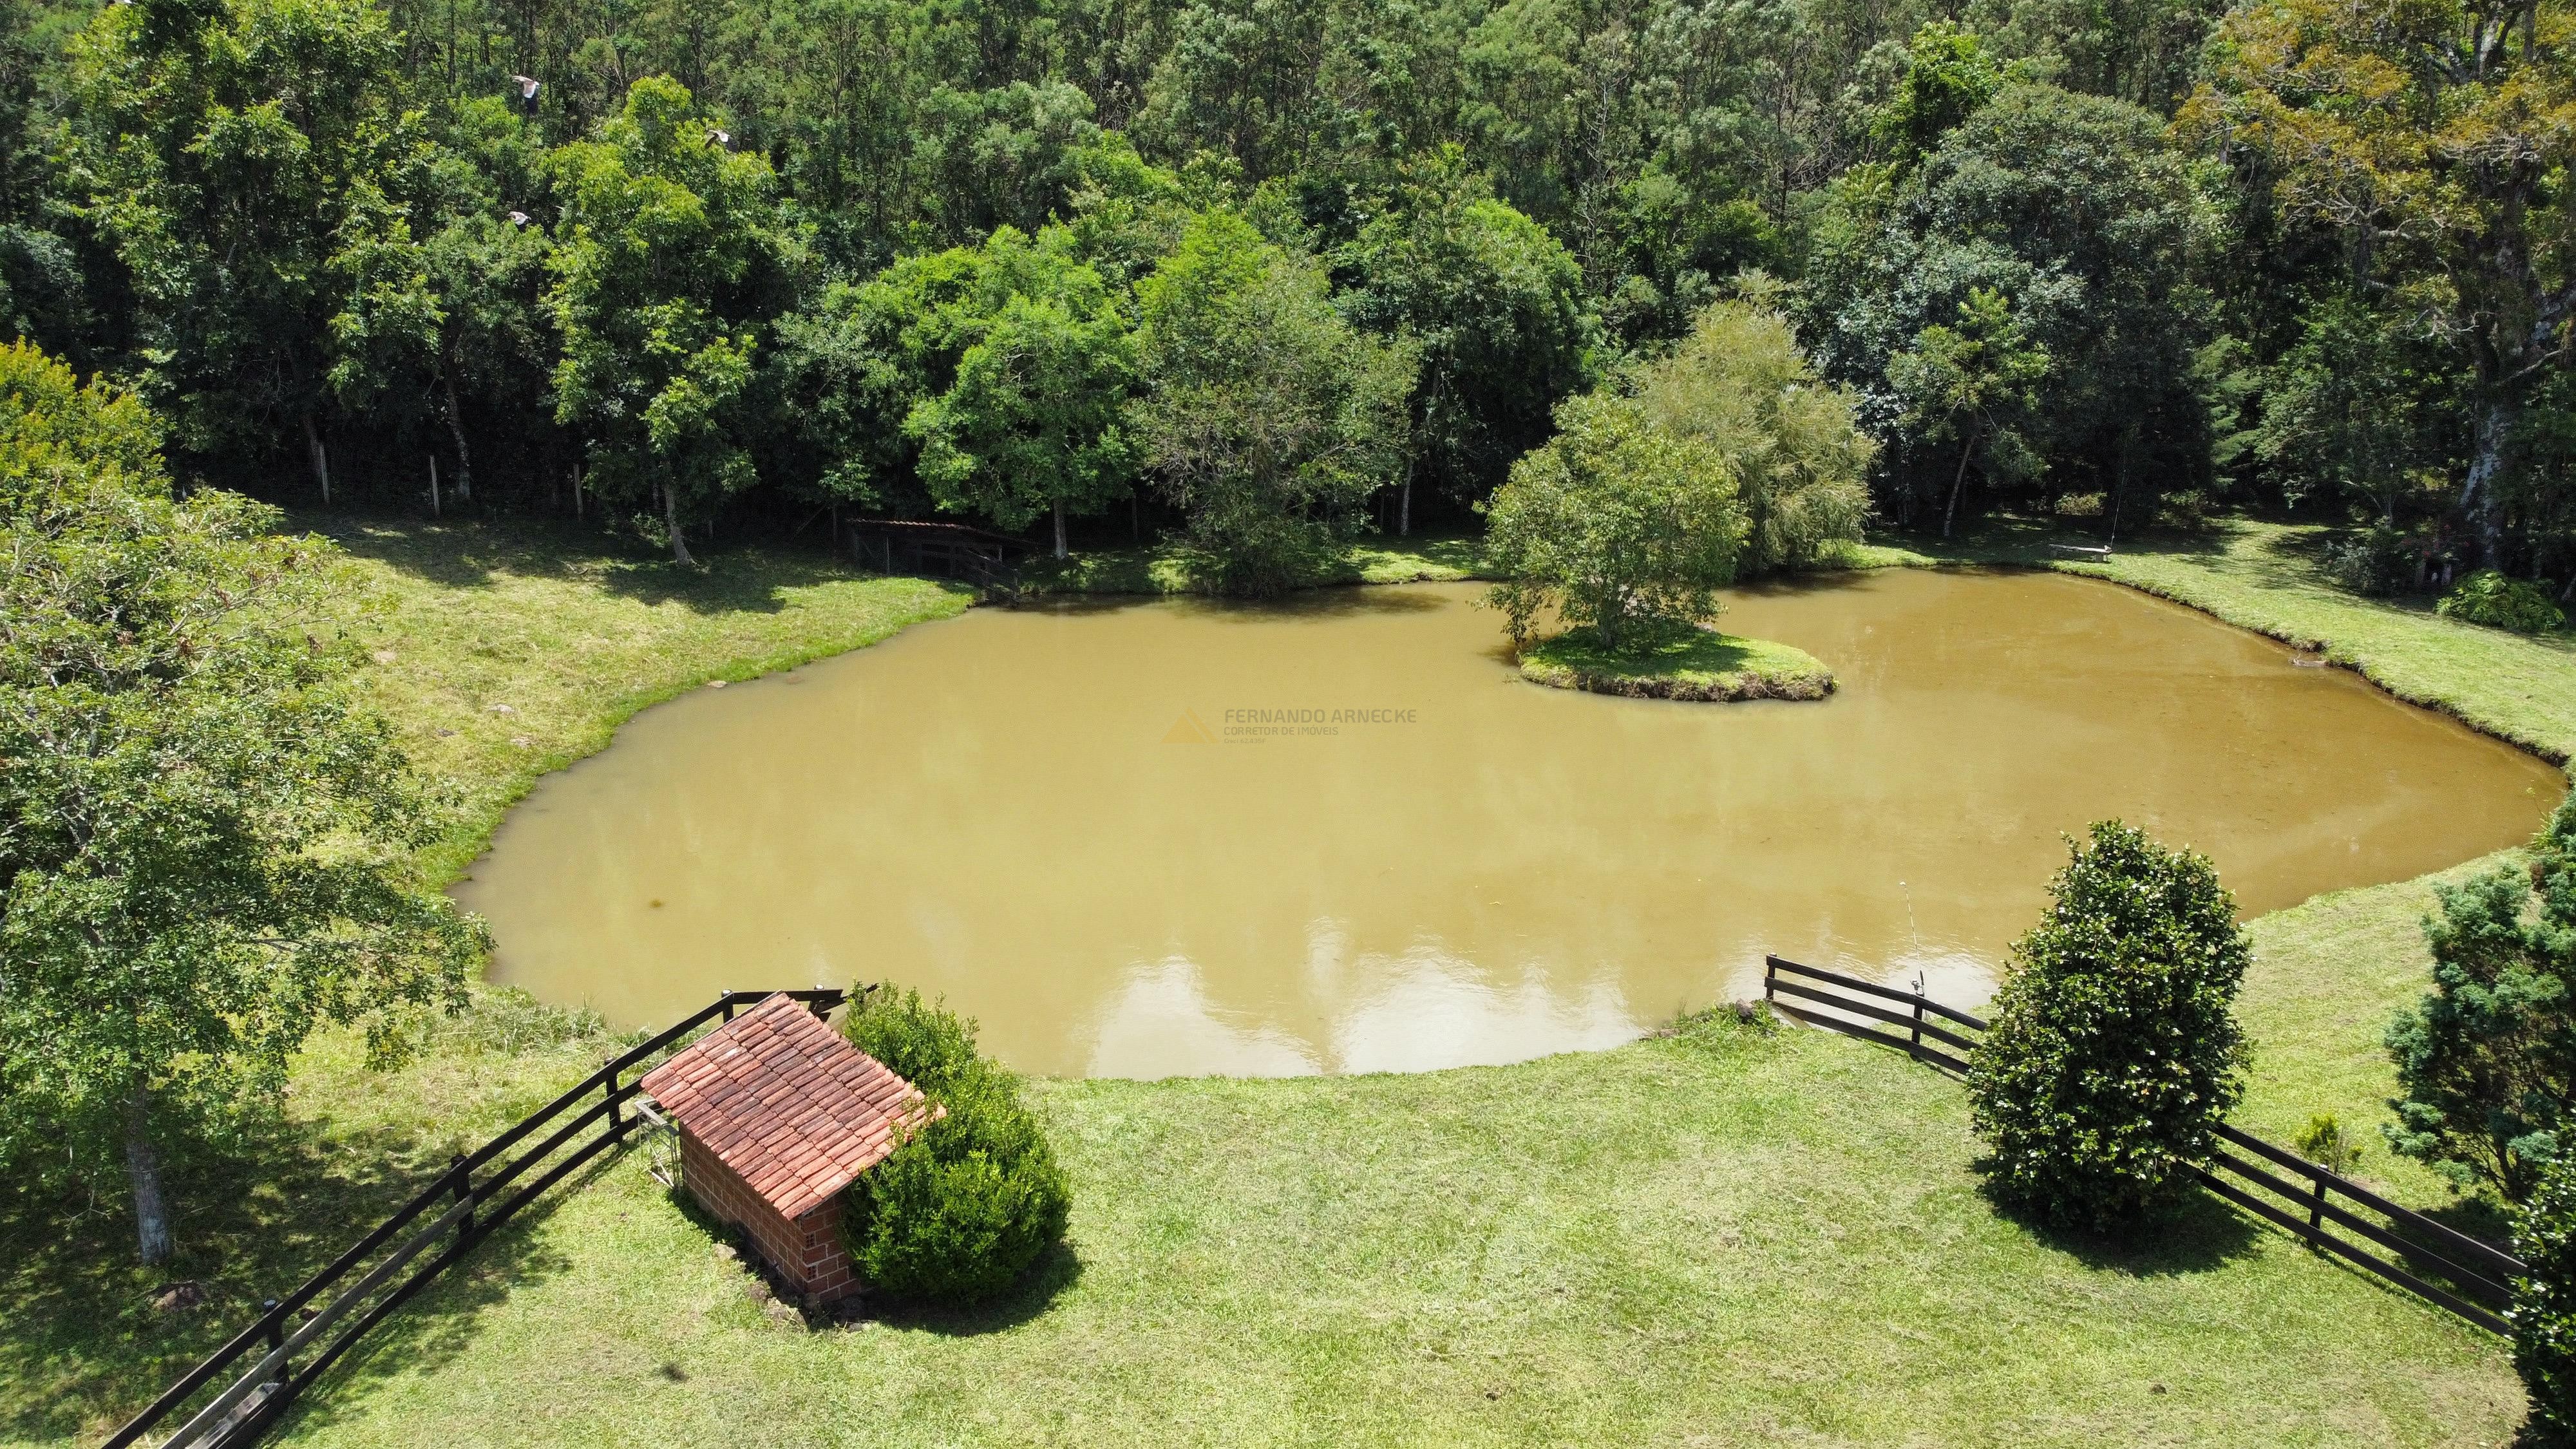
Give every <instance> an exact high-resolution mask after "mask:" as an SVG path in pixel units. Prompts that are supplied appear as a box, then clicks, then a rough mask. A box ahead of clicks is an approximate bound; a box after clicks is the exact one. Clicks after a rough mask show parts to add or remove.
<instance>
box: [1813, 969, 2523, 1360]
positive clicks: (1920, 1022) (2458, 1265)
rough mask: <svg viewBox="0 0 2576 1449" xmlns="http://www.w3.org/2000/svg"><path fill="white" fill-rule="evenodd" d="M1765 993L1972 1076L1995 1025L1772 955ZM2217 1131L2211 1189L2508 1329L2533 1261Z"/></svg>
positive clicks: (2202, 1170) (2232, 1131)
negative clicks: (2516, 1292)
mask: <svg viewBox="0 0 2576 1449" xmlns="http://www.w3.org/2000/svg"><path fill="white" fill-rule="evenodd" d="M1762 995H1763V997H1764V999H1766V1000H1768V1001H1769V1002H1770V1003H1771V1004H1772V1005H1773V1006H1774V1007H1776V1008H1778V1009H1779V1010H1780V1011H1782V1012H1784V1013H1786V1014H1787V1015H1789V1016H1791V1017H1794V1018H1796V1019H1797V1020H1799V1021H1803V1022H1806V1023H1808V1024H1809V1025H1811V1026H1821V1027H1825V1028H1828V1029H1830V1030H1833V1031H1839V1032H1842V1033H1844V1034H1845V1035H1847V1036H1856V1037H1859V1038H1860V1039H1862V1040H1863V1041H1874V1042H1877V1043H1879V1044H1881V1045H1883V1046H1890V1047H1894V1048H1896V1049H1897V1050H1898V1051H1901V1052H1905V1053H1906V1054H1908V1055H1910V1056H1912V1057H1914V1058H1915V1059H1916V1060H1918V1061H1924V1062H1928V1063H1930V1064H1931V1065H1933V1066H1935V1067H1939V1068H1941V1069H1942V1070H1944V1071H1948V1072H1954V1073H1958V1074H1961V1075H1964V1074H1965V1073H1966V1072H1967V1070H1968V1056H1969V1054H1970V1053H1972V1052H1974V1051H1975V1050H1976V1047H1977V1042H1978V1040H1980V1039H1982V1038H1983V1036H1984V1033H1985V1030H1986V1023H1985V1022H1984V1020H1982V1019H1981V1018H1978V1017H1975V1016H1971V1015H1969V1014H1968V1013H1967V1012H1964V1011H1960V1010H1957V1009H1955V1008H1952V1007H1948V1006H1944V1005H1942V1004H1941V1003H1939V1002H1937V1001H1933V1000H1930V999H1928V998H1926V997H1925V996H1924V995H1923V994H1922V993H1921V992H1918V991H1900V990H1898V989H1897V988H1895V987H1892V986H1881V985H1879V984H1878V983H1876V982H1874V981H1864V980H1862V979H1861V978H1859V977H1857V976H1852V975H1848V974H1846V973H1843V972H1840V971H1828V970H1825V969H1823V968H1822V967H1817V966H1802V965H1800V964H1798V963H1797V962H1795V961H1788V960H1783V959H1782V958H1780V957H1778V956H1770V957H1765V958H1764V962H1763V971H1762ZM2217 1135H2218V1138H2219V1142H2220V1144H2221V1145H2220V1146H2218V1147H2217V1148H2215V1149H2213V1150H2212V1151H2211V1153H2210V1155H2209V1160H2208V1161H2207V1162H2206V1163H2203V1164H2200V1165H2197V1166H2195V1167H2193V1168H2192V1171H2193V1172H2194V1173H2195V1174H2196V1175H2197V1176H2198V1177H2199V1179H2200V1183H2201V1185H2202V1186H2203V1187H2206V1188H2208V1189H2209V1190H2210V1191H2211V1192H2214V1193H2216V1194H2218V1195H2219V1196H2220V1197H2222V1198H2225V1199H2226V1200H2227V1201H2229V1202H2231V1203H2234V1204H2235V1205H2237V1206H2238V1207H2241V1208H2243V1209H2245V1210H2246V1211H2247V1212H2250V1213H2253V1214H2254V1215H2255V1216H2257V1217H2260V1218H2262V1219H2263V1220H2265V1221H2266V1222H2270V1223H2274V1224H2276V1225H2278V1226H2280V1227H2283V1228H2287V1229H2288V1230H2290V1231H2291V1232H2293V1233H2296V1234H2298V1235H2299V1236H2300V1237H2302V1238H2304V1239H2306V1240H2307V1241H2308V1242H2310V1243H2312V1244H2314V1245H2315V1246H2316V1247H2318V1248H2320V1249H2322V1250H2324V1251H2326V1252H2329V1253H2332V1254H2334V1255H2335V1256H2337V1257H2339V1258H2342V1259H2344V1260H2345V1261H2347V1262H2350V1263H2352V1264H2354V1265H2355V1266H2357V1267H2359V1268H2362V1269H2364V1270H2366V1271H2368V1272H2371V1273H2375V1274H2377V1275H2379V1276H2380V1277H2382V1278H2385V1279H2387V1280H2388V1281H2389V1282H2391V1283H2394V1284H2396V1285H2397V1286H2398V1287H2400V1288H2403V1289H2405V1290H2406V1291H2408V1292H2409V1293H2413V1294H2415V1295H2416V1296H2418V1297H2420V1298H2423V1299H2425V1300H2426V1301H2428V1302H2431V1303H2437V1304H2439V1305H2441V1306H2442V1307H2444V1308H2447V1309H2449V1310H2451V1311H2452V1312H2453V1313H2456V1314H2458V1315H2460V1316H2461V1317H2462V1318H2465V1319H2467V1320H2468V1321H2470V1322H2471V1323H2474V1324H2477V1325H2478V1326H2479V1327H2481V1328H2488V1329H2492V1330H2494V1331H2495V1332H2497V1333H2504V1332H2507V1331H2508V1328H2507V1325H2506V1323H2505V1321H2504V1319H2503V1317H2502V1314H2503V1312H2504V1310H2505V1309H2506V1308H2507V1307H2508V1306H2509V1305H2510V1304H2511V1303H2512V1302H2513V1280H2514V1279H2515V1278H2518V1277H2520V1276H2522V1274H2523V1273H2524V1271H2525V1269H2524V1266H2523V1262H2522V1260H2521V1259H2519V1258H2517V1257H2515V1256H2514V1255H2513V1254H2511V1253H2509V1252H2506V1251H2505V1250H2504V1249H2503V1248H2501V1247H2498V1246H2497V1245H2495V1244H2493V1243H2490V1242H2487V1241H2485V1240H2483V1239H2480V1238H2474V1237H2471V1236H2470V1235H2468V1234H2466V1233H2463V1232H2461V1231H2459V1230H2458V1229H2456V1228H2453V1227H2451V1226H2449V1225H2448V1224H2446V1223H2440V1222H2436V1221H2434V1220H2433V1219H2431V1218H2428V1217H2426V1216H2424V1215H2423V1214H2422V1213H2419V1212H2416V1211H2414V1210H2413V1209H2411V1208H2404V1207H2400V1206H2398V1205H2397V1204H2396V1203H2393V1202H2390V1201H2389V1200H2388V1199H2387V1198H2384V1197H2382V1196H2380V1195H2379V1194H2378V1193H2375V1192H2373V1191H2371V1190H2370V1189H2369V1188H2366V1187H2364V1186H2362V1185H2361V1184H2359V1183H2357V1182H2354V1181H2353V1180H2352V1179H2350V1178H2348V1177H2345V1176H2344V1175H2343V1174H2341V1173H2339V1172H2336V1171H2334V1170H2333V1169H2332V1168H2329V1167H2325V1166H2323V1165H2321V1164H2318V1163H2314V1162H2310V1161H2308V1160H2307V1159H2306V1158H2304V1157H2301V1156H2299V1155H2298V1154H2297V1153H2294V1152H2290V1151H2288V1150H2286V1149H2284V1148H2280V1147H2275V1146H2273V1145H2272V1144H2271V1143H2269V1142H2266V1141H2264V1140H2263V1139H2261V1138H2259V1137H2256V1136H2254V1135H2253V1134H2252V1133H2249V1132H2243V1131H2240V1130H2238V1129H2236V1128H2234V1127H2230V1126H2227V1125H2225V1124H2223V1123H2222V1124H2221V1125H2220V1126H2219V1128H2218V1133H2217ZM2230 1149H2235V1150H2230ZM2240 1154H2243V1155H2240ZM2249 1156H2250V1158H2251V1159H2252V1160H2248V1157H2249ZM2355 1237H2358V1238H2359V1239H2360V1240H2361V1241H2359V1242H2356V1241H2354V1239H2355ZM2374 1247H2375V1248H2377V1249H2379V1250H2381V1251H2380V1252H2374V1251H2372V1249H2373V1248H2374ZM2383 1252H2384V1253H2385V1254H2386V1255H2387V1256H2382V1253H2383Z"/></svg>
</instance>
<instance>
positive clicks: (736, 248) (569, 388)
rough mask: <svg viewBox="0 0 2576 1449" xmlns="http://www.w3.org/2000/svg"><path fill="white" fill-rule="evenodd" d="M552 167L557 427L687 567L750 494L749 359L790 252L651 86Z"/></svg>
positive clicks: (764, 212)
mask: <svg viewBox="0 0 2576 1449" xmlns="http://www.w3.org/2000/svg"><path fill="white" fill-rule="evenodd" d="M552 169H553V173H554V179H555V187H556V194H557V195H558V197H559V198H560V200H561V204H562V207H563V215H562V220H561V222H560V223H559V226H558V232H557V237H556V247H555V252H554V257H553V266H554V269H555V285H554V289H553V291H552V293H551V294H550V295H549V298H548V301H549V304H550V305H551V307H552V309H553V312H554V318H555V325H556V327H557V329H558V330H559V331H560V333H561V335H562V338H563V356H562V360H561V361H560V362H558V363H557V364H556V366H555V375H554V379H555V396H556V402H555V416H556V418H557V419H558V420H559V421H561V422H562V423H563V424H565V425H566V426H568V427H573V428H578V429H580V430H581V431H582V433H583V434H584V436H585V437H586V439H587V440H588V447H589V457H590V469H589V478H588V480H587V481H588V486H589V487H590V488H591V489H592V490H593V491H595V492H597V493H598V494H600V496H602V497H606V498H614V499H622V500H625V501H628V502H631V503H642V504H645V505H646V506H647V507H648V508H650V509H651V510H652V513H651V514H647V515H644V516H643V517H642V518H641V519H640V520H639V522H642V523H643V524H645V525H646V526H647V527H648V528H650V530H651V531H653V532H657V533H659V534H661V535H662V536H663V537H664V539H665V540H666V541H667V542H668V543H669V545H670V548H671V554H672V557H673V558H675V559H676V560H678V561H679V562H681V563H689V562H691V561H692V560H691V558H690V554H689V545H688V530H689V528H690V526H691V525H693V524H695V523H697V522H698V521H700V520H701V519H703V518H704V517H705V516H706V515H707V513H708V512H709V511H711V510H712V509H713V507H714V506H715V505H716V504H717V503H719V502H721V501H722V500H723V499H724V498H725V497H727V496H728V495H730V494H734V493H739V492H741V491H743V490H745V489H747V488H749V487H750V486H751V485H752V484H753V483H754V482H755V481H756V479H757V474H756V471H755V469H754V467H753V464H752V449H751V442H752V439H751V437H750V432H751V430H752V427H753V425H754V419H755V414H754V412H753V410H752V408H751V406H750V401H751V400H750V398H749V396H748V395H749V392H750V384H751V379H752V362H753V355H754V353H755V351H756V350H757V349H758V347H759V344H760V338H761V334H762V329H763V327H764V325H765V324H767V323H768V322H770V321H771V320H772V319H773V318H775V317H776V316H777V314H778V313H779V312H781V311H783V310H784V309H785V305H786V302H787V300H788V296H789V285H790V282H791V279H792V278H791V269H792V266H793V263H794V259H795V254H796V247H795V239H794V237H793V236H792V235H791V234H790V233H789V232H788V231H787V230H786V228H785V227H784V225H783V224H782V220H781V218H780V216H779V214H778V205H777V196H776V189H775V179H774V178H773V177H772V175H771V173H770V170H769V163H768V162H766V161H764V160H762V159H761V158H760V157H758V156H750V155H744V154H741V153H739V152H737V151H735V150H733V149H732V148H731V146H730V145H729V144H728V137H727V136H726V134H725V132H724V128H723V126H722V125H721V124H720V122H719V119H718V118H717V117H715V116H713V115H710V114H709V113H708V112H706V111H705V110H704V109H702V108H701V107H700V106H699V105H698V104H697V102H696V100H695V99H694V98H693V97H692V96H691V95H690V94H689V92H688V90H687V88H685V87H683V86H682V85H680V84H679V83H678V82H677V81H673V80H669V79H666V78H660V77H653V78H648V79H645V80H640V81H637V82H636V83H635V85H634V87H633V88H632V89H631V90H629V91H628V92H627V96H626V107H625V109H624V110H623V111H621V112H620V113H619V114H618V116H617V118H616V119H614V120H612V121H610V122H608V123H607V124H606V125H604V126H602V127H601V128H600V133H599V136H598V137H597V139H595V140H588V141H577V142H574V143H572V144H570V145H567V146H564V147H563V148H561V149H560V150H558V151H557V152H556V153H555V154H554V157H553V160H552ZM655 515H658V517H657V516H655Z"/></svg>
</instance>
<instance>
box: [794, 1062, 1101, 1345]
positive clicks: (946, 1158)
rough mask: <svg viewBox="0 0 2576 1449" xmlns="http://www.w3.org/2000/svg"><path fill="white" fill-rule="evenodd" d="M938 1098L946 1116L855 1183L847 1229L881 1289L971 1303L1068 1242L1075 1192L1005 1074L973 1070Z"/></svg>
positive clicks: (980, 1066) (863, 1266) (853, 1249)
mask: <svg viewBox="0 0 2576 1449" xmlns="http://www.w3.org/2000/svg"><path fill="white" fill-rule="evenodd" d="M933 1100H934V1101H936V1102H938V1103H939V1105H940V1106H942V1107H943V1108H945V1109H946V1114H945V1115H944V1116H941V1117H938V1118H936V1119H934V1120H932V1121H931V1122H929V1123H928V1124H926V1125H925V1126H923V1127H921V1128H920V1129H919V1130H917V1131H915V1132H914V1133H912V1134H911V1136H910V1137H908V1138H907V1139H906V1140H905V1141H904V1143H903V1144H902V1145H901V1146H899V1147H897V1148H896V1149H895V1150H894V1152H893V1154H892V1155H890V1156H888V1157H887V1158H886V1159H885V1160H884V1161H883V1162H880V1163H878V1164H877V1165H876V1166H875V1167H873V1168H871V1169H869V1171H868V1173H867V1174H866V1176H864V1177H862V1178H860V1179H859V1183H858V1185H857V1187H856V1188H855V1189H853V1191H852V1193H851V1195H850V1197H849V1198H848V1199H847V1200H845V1204H844V1207H843V1211H842V1234H843V1237H844V1239H845V1240H846V1241H847V1243H848V1245H849V1249H850V1257H851V1259H852V1260H853V1261H854V1262H855V1263H856V1264H857V1266H858V1269H859V1272H860V1273H861V1274H862V1275H863V1276H865V1277H866V1278H867V1280H868V1281H869V1282H870V1283H872V1284H874V1285H875V1286H876V1287H878V1288H880V1289H883V1290H885V1291H886V1292H889V1293H892V1294H895V1295H896V1296H898V1297H902V1298H910V1299H920V1300H926V1301H932V1302H941V1303H954V1304H965V1303H975V1302H979V1301H981V1300H983V1299H987V1298H990V1297H992V1296H993V1295H995V1294H997V1293H1000V1292H1002V1291H1003V1290H1004V1289H1007V1288H1009V1287H1010V1286H1011V1285H1012V1284H1013V1283H1016V1282H1018V1281H1019V1278H1020V1275H1021V1274H1023V1273H1026V1272H1027V1271H1028V1269H1029V1265H1030V1264H1032V1263H1035V1262H1036V1261H1037V1259H1038V1255H1039V1254H1040V1253H1043V1252H1045V1251H1046V1247H1047V1245H1048V1244H1049V1243H1052V1242H1054V1241H1055V1240H1056V1239H1057V1238H1059V1237H1061V1236H1063V1234H1064V1225H1065V1219H1066V1217H1067V1215H1068V1214H1069V1213H1070V1212H1071V1211H1072V1206H1073V1195H1072V1190H1071V1188H1070V1187H1069V1186H1068V1184H1067V1183H1066V1181H1065V1176H1064V1171H1063V1169H1062V1168H1060V1167H1058V1166H1057V1165H1056V1160H1055V1152H1054V1150H1053V1149H1052V1148H1050V1147H1049V1146H1048V1145H1047V1140H1046V1135H1045V1133H1044V1132H1042V1131H1041V1130H1040V1129H1039V1127H1038V1124H1037V1119H1036V1117H1035V1116H1034V1115H1032V1114H1031V1113H1030V1111H1029V1110H1028V1108H1027V1107H1026V1106H1024V1105H1023V1104H1022V1103H1021V1101H1020V1098H1019V1084H1018V1081H1017V1079H1016V1078H1014V1077H1012V1076H1011V1075H1010V1074H1009V1073H1007V1072H1005V1071H1003V1070H1002V1069H1000V1068H999V1067H995V1066H993V1065H991V1064H990V1063H985V1062H977V1063H974V1064H973V1065H971V1066H969V1067H968V1068H966V1069H965V1070H964V1071H963V1072H962V1073H960V1074H958V1075H957V1076H955V1077H953V1078H951V1079H949V1080H948V1081H947V1082H946V1083H945V1085H944V1086H943V1087H942V1089H941V1090H940V1091H939V1092H937V1093H935V1094H933Z"/></svg>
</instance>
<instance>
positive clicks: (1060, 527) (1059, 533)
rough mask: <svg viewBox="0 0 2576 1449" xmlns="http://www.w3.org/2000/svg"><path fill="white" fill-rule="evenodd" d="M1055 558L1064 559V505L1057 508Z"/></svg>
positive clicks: (1058, 505)
mask: <svg viewBox="0 0 2576 1449" xmlns="http://www.w3.org/2000/svg"><path fill="white" fill-rule="evenodd" d="M1055 556H1056V557H1057V558H1062V557H1064V505H1063V504H1061V503H1059V504H1057V505H1056V506H1055Z"/></svg>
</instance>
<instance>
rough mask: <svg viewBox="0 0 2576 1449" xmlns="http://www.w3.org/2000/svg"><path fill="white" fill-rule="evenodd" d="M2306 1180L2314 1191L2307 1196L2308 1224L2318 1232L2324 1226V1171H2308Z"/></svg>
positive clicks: (2321, 1230) (2323, 1229) (2322, 1229)
mask: <svg viewBox="0 0 2576 1449" xmlns="http://www.w3.org/2000/svg"><path fill="white" fill-rule="evenodd" d="M2308 1181H2309V1182H2310V1183H2311V1184H2312V1185H2313V1186H2314V1191H2313V1192H2312V1193H2311V1195H2310V1196H2309V1198H2308V1226H2309V1227H2311V1228H2314V1229H2316V1230H2317V1231H2319V1232H2323V1231H2325V1226H2326V1179H2325V1174H2324V1173H2321V1172H2320V1173H2310V1174H2309V1175H2308Z"/></svg>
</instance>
